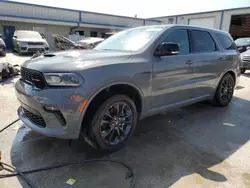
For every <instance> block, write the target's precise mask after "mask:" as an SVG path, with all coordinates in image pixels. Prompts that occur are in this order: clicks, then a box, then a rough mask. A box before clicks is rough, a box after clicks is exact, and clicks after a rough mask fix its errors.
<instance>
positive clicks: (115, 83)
mask: <svg viewBox="0 0 250 188" xmlns="http://www.w3.org/2000/svg"><path fill="white" fill-rule="evenodd" d="M119 84H124V85H129V86H131V87H133V88H135V89H136V90H137V91H138V93H139V94H140V97H141V99H142V111H143V109H144V94H143V92H142V91H141V89H140V88H139V87H138V86H136V85H135V84H133V83H131V82H127V81H126V82H114V83H109V84H106V85H105V86H102V87H101V88H99V89H98V90H96V91H95V92H94V94H91V93H90V94H89V95H88V96H91V97H90V98H89V99H88V102H87V104H86V106H85V108H84V110H83V112H82V113H81V116H80V118H79V124H78V127H77V132H78V137H79V134H80V131H81V127H82V121H83V118H84V115H85V113H86V111H87V109H88V107H89V105H90V104H91V102H92V101H93V99H94V98H95V97H96V96H97V95H98V94H99V93H100V92H101V91H102V90H104V89H105V88H108V87H111V86H114V85H119Z"/></svg>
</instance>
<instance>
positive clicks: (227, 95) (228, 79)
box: [213, 73, 235, 106]
mask: <svg viewBox="0 0 250 188" xmlns="http://www.w3.org/2000/svg"><path fill="white" fill-rule="evenodd" d="M234 86H235V82H234V78H233V76H232V75H231V74H229V73H227V74H226V75H225V76H224V77H223V78H222V79H221V81H220V83H219V85H218V88H217V90H216V93H215V96H214V99H213V103H215V104H216V105H218V106H227V105H228V104H229V103H230V102H231V100H232V97H233V93H234Z"/></svg>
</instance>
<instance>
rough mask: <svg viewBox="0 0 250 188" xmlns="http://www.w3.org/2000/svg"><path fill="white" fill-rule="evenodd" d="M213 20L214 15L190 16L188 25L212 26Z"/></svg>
mask: <svg viewBox="0 0 250 188" xmlns="http://www.w3.org/2000/svg"><path fill="white" fill-rule="evenodd" d="M214 22H215V18H214V17H207V18H192V19H189V20H188V25H194V26H200V27H208V28H214Z"/></svg>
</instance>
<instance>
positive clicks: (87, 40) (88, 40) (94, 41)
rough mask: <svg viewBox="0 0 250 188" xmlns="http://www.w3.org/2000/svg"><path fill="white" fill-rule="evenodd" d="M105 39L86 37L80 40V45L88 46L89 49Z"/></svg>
mask: <svg viewBox="0 0 250 188" xmlns="http://www.w3.org/2000/svg"><path fill="white" fill-rule="evenodd" d="M102 41H104V39H103V38H98V37H86V38H84V39H82V40H80V41H79V42H78V44H79V45H80V46H86V48H88V49H92V48H94V47H95V46H96V45H98V44H100V43H101V42H102Z"/></svg>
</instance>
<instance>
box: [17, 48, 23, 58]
mask: <svg viewBox="0 0 250 188" xmlns="http://www.w3.org/2000/svg"><path fill="white" fill-rule="evenodd" d="M17 54H18V55H19V56H20V55H22V52H20V47H19V46H17Z"/></svg>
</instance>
